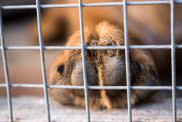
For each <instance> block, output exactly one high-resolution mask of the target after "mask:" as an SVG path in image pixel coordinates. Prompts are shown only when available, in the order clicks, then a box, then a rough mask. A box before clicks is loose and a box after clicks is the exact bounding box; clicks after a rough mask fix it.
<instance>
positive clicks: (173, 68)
mask: <svg viewBox="0 0 182 122" xmlns="http://www.w3.org/2000/svg"><path fill="white" fill-rule="evenodd" d="M170 7H171V11H170V13H171V73H172V108H173V122H176V119H177V116H176V49H175V43H176V42H175V1H174V0H171V2H170Z"/></svg>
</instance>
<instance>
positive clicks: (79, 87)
mask: <svg viewBox="0 0 182 122" xmlns="http://www.w3.org/2000/svg"><path fill="white" fill-rule="evenodd" d="M10 86H11V87H17V88H43V87H44V85H43V84H20V83H18V84H17V83H16V84H11V85H10ZM0 87H6V84H4V83H3V84H0ZM47 88H60V89H63V88H64V89H84V86H72V85H47ZM88 88H89V89H93V90H94V89H95V90H97V89H106V90H123V89H124V90H126V89H127V86H88ZM131 89H132V90H172V86H131ZM176 89H177V90H182V86H176Z"/></svg>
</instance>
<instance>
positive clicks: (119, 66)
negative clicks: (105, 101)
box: [103, 56, 126, 86]
mask: <svg viewBox="0 0 182 122" xmlns="http://www.w3.org/2000/svg"><path fill="white" fill-rule="evenodd" d="M103 63H104V67H105V68H104V77H105V85H108V86H110V85H111V86H116V85H125V84H126V67H125V60H124V58H120V57H117V56H114V57H105V58H103Z"/></svg>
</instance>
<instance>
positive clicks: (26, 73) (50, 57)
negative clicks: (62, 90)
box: [0, 0, 60, 96]
mask: <svg viewBox="0 0 182 122" xmlns="http://www.w3.org/2000/svg"><path fill="white" fill-rule="evenodd" d="M46 2H47V0H42V1H41V3H46ZM32 4H35V0H13V1H12V0H0V5H32ZM2 13H3V14H2V15H3V31H4V39H5V43H6V45H8V46H23V45H26V46H35V45H38V42H35V40H34V39H33V33H34V32H33V31H34V30H33V28H34V26H37V25H36V10H35V9H26V10H24V9H21V10H17V9H16V10H14V9H11V10H4V9H3V11H2ZM0 52H1V51H0ZM59 53H60V51H56V50H54V51H50V50H49V51H45V58H46V69H47V74H49V68H50V64H52V62H53V61H54V60H55V59H56V57H57V56H58V54H59ZM1 55H2V54H1V53H0V57H1ZM7 57H8V58H7V59H8V69H9V77H10V82H12V83H24V84H25V83H27V84H28V83H36V84H40V83H42V75H41V64H40V56H39V50H7ZM0 83H5V79H4V71H3V64H2V58H0ZM11 93H12V95H13V96H18V95H42V94H43V89H38V88H12V92H11ZM5 95H6V89H5V88H1V87H0V96H5Z"/></svg>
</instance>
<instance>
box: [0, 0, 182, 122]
mask: <svg viewBox="0 0 182 122" xmlns="http://www.w3.org/2000/svg"><path fill="white" fill-rule="evenodd" d="M181 3H182V1H181V0H160V1H137V2H135V1H133V2H131V1H130V2H127V0H123V2H103V3H87V4H84V3H82V0H78V3H77V4H43V5H41V4H40V2H39V0H36V5H13V6H10V5H6V6H0V41H1V47H0V50H1V53H2V59H3V68H4V75H5V81H6V83H5V84H0V87H5V88H6V91H7V101H8V107H9V108H8V109H9V121H11V122H12V121H13V108H12V100H11V99H12V98H11V92H10V89H11V88H12V87H31V88H41V89H43V90H44V99H45V107H46V110H47V111H46V112H47V121H49V122H50V121H51V116H50V107H49V98H48V89H49V88H66V89H84V94H85V102H86V107H85V110H86V116H87V121H88V122H90V121H91V118H90V109H89V96H88V89H113V90H114V89H125V90H127V103H128V109H127V110H128V121H129V122H132V107H131V99H130V98H131V97H130V95H131V90H132V89H136V90H147V89H150V90H171V92H172V109H173V121H174V122H176V121H177V115H176V89H177V90H182V86H176V66H175V59H176V57H175V52H176V51H175V50H176V49H177V48H182V45H176V43H175V4H181ZM155 4H169V5H170V12H171V13H170V14H171V18H170V19H171V44H170V45H132V46H130V45H128V8H127V7H128V6H130V5H155ZM91 6H95V7H97V6H123V15H124V41H125V44H124V46H85V44H84V32H83V27H84V25H83V10H82V8H83V7H91ZM55 7H56V8H62V7H67V8H69V7H78V8H79V19H80V32H81V46H44V44H43V38H42V29H41V28H42V27H41V23H42V22H41V11H40V9H41V8H55ZM2 9H36V12H37V23H38V25H37V26H38V35H39V46H6V45H5V40H4V37H3V21H2ZM130 48H137V49H139V48H140V49H141V48H142V49H170V50H171V73H172V79H171V81H172V86H131V85H130V80H131V79H130V59H129V49H130ZM55 49H59V50H77V49H81V52H82V65H83V76H84V86H64V85H48V83H47V78H46V69H45V56H44V51H45V50H55ZM93 49H94V50H100V49H105V50H106V49H113V50H116V49H122V50H125V57H126V58H125V59H126V80H127V86H103V87H101V86H88V85H87V73H86V70H87V69H86V65H85V64H86V63H85V62H86V61H85V50H93ZM7 50H39V51H40V52H39V53H40V59H41V69H42V81H43V83H42V84H13V83H11V82H10V80H9V73H8V63H7V54H6V51H7Z"/></svg>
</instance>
